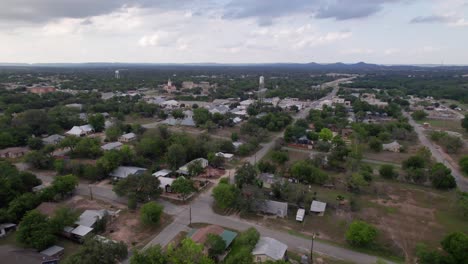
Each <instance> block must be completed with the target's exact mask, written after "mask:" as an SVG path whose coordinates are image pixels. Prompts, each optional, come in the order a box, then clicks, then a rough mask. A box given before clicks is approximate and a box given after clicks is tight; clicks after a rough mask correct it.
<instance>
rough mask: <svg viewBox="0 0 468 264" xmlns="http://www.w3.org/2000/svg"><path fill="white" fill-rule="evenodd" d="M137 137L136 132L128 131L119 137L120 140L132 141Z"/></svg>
mask: <svg viewBox="0 0 468 264" xmlns="http://www.w3.org/2000/svg"><path fill="white" fill-rule="evenodd" d="M136 138H137V136H136V134H135V133H127V134H123V135H122V136H120V137H119V142H130V141H133V140H135V139H136Z"/></svg>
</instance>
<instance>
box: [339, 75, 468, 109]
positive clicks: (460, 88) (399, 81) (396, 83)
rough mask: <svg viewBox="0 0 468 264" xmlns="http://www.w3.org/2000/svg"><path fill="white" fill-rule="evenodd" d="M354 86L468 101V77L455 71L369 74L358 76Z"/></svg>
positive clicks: (395, 93) (394, 92) (397, 93)
mask: <svg viewBox="0 0 468 264" xmlns="http://www.w3.org/2000/svg"><path fill="white" fill-rule="evenodd" d="M346 87H352V88H371V89H372V88H378V89H385V90H387V91H389V93H391V94H392V95H416V96H420V97H426V96H432V97H434V98H437V99H452V100H457V101H460V102H461V103H466V102H468V79H467V78H466V77H463V76H462V75H461V74H460V75H459V74H457V73H454V72H443V71H440V72H427V71H426V72H425V71H422V72H396V73H391V72H386V73H376V74H367V75H366V76H364V77H361V78H358V79H356V80H354V81H353V83H352V84H346Z"/></svg>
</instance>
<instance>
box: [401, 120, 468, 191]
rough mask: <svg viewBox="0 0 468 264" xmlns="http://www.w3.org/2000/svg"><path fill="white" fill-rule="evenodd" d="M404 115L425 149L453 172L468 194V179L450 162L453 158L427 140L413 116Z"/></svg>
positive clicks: (458, 183)
mask: <svg viewBox="0 0 468 264" xmlns="http://www.w3.org/2000/svg"><path fill="white" fill-rule="evenodd" d="M403 115H404V116H405V117H407V118H408V122H409V124H410V125H411V126H413V128H414V131H415V132H416V134H417V135H418V138H419V141H420V142H421V144H423V145H424V146H425V147H427V148H428V149H429V150H430V151H431V153H432V156H433V157H434V158H435V159H436V160H437V162H440V163H443V164H444V165H445V166H447V167H448V168H449V169H450V170H451V171H452V175H453V177H455V181H456V182H457V186H458V188H459V189H460V190H461V191H463V192H467V191H468V179H467V178H465V177H464V176H463V174H462V173H461V172H460V169H459V168H458V167H457V165H453V164H452V163H451V162H450V160H451V158H450V157H448V155H447V154H446V153H445V152H443V151H442V150H441V149H440V147H438V146H437V145H436V144H434V143H433V142H432V141H430V140H429V139H428V138H427V136H426V134H425V133H424V129H423V128H422V126H421V125H419V124H417V123H416V122H415V121H414V120H413V118H412V117H411V115H409V114H408V113H407V112H403Z"/></svg>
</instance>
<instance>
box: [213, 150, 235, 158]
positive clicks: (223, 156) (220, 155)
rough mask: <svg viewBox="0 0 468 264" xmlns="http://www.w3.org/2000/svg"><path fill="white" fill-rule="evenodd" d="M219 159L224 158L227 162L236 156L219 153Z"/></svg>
mask: <svg viewBox="0 0 468 264" xmlns="http://www.w3.org/2000/svg"><path fill="white" fill-rule="evenodd" d="M215 155H216V156H217V157H221V158H224V159H226V160H232V158H233V157H234V154H231V153H223V152H218V153H216V154H215Z"/></svg>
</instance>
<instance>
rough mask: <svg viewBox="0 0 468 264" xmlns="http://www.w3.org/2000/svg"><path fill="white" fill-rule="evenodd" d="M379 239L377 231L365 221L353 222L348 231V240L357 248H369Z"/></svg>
mask: <svg viewBox="0 0 468 264" xmlns="http://www.w3.org/2000/svg"><path fill="white" fill-rule="evenodd" d="M376 238H377V229H375V227H373V226H372V225H370V224H368V223H366V222H364V221H353V222H352V223H351V225H350V226H349V228H348V231H346V240H347V241H348V243H349V244H351V245H353V246H357V247H367V246H369V245H370V244H372V243H373V242H374V241H375V239H376Z"/></svg>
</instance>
